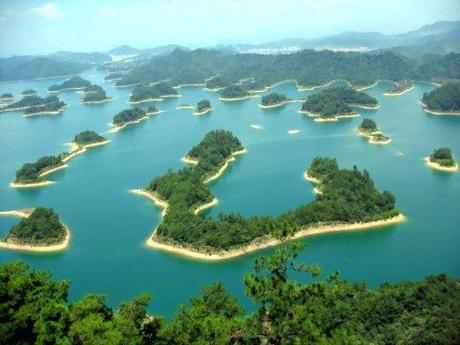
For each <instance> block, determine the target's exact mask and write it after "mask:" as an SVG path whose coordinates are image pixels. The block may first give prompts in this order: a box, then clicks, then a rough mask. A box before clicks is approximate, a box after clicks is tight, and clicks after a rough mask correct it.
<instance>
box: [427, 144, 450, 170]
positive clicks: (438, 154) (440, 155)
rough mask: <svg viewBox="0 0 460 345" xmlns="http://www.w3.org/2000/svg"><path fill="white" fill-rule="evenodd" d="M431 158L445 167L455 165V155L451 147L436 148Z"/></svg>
mask: <svg viewBox="0 0 460 345" xmlns="http://www.w3.org/2000/svg"><path fill="white" fill-rule="evenodd" d="M430 160H431V161H432V162H435V163H438V164H440V165H442V166H445V167H453V166H455V159H454V156H453V155H452V151H451V149H450V148H448V147H441V148H439V149H435V150H434V152H433V153H432V154H431V156H430Z"/></svg>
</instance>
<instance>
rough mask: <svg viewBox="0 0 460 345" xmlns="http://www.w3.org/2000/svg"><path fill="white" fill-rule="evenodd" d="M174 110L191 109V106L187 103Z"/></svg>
mask: <svg viewBox="0 0 460 345" xmlns="http://www.w3.org/2000/svg"><path fill="white" fill-rule="evenodd" d="M176 109H193V105H191V104H188V103H181V104H179V105H178V106H177V107H176Z"/></svg>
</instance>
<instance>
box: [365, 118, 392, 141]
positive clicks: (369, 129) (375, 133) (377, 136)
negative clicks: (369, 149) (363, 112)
mask: <svg viewBox="0 0 460 345" xmlns="http://www.w3.org/2000/svg"><path fill="white" fill-rule="evenodd" d="M358 133H359V135H362V136H364V137H366V138H368V139H369V143H371V144H377V145H386V144H389V143H390V142H391V140H390V138H389V137H387V136H385V135H383V134H382V132H381V131H380V129H379V128H378V127H377V125H376V123H375V121H374V120H372V119H369V118H364V119H363V121H362V122H361V124H360V125H359V127H358Z"/></svg>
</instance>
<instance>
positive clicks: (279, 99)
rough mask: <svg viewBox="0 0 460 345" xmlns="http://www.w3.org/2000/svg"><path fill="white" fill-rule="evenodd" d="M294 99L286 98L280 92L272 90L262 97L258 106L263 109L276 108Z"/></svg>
mask: <svg viewBox="0 0 460 345" xmlns="http://www.w3.org/2000/svg"><path fill="white" fill-rule="evenodd" d="M293 101H294V100H292V99H290V98H288V97H287V96H286V95H283V94H281V93H277V92H272V93H270V94H268V95H265V96H263V97H262V100H261V102H260V104H259V107H261V108H263V109H270V108H277V107H280V106H282V105H283V104H286V103H290V102H293Z"/></svg>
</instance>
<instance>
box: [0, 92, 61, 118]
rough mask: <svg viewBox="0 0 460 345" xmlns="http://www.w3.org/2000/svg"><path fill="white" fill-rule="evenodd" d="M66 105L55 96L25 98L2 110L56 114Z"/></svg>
mask: <svg viewBox="0 0 460 345" xmlns="http://www.w3.org/2000/svg"><path fill="white" fill-rule="evenodd" d="M65 106H66V104H65V103H64V102H63V101H61V100H60V99H59V98H58V97H56V96H48V97H44V98H42V97H39V96H35V95H33V96H27V97H24V98H22V99H21V100H19V101H17V102H14V103H11V104H9V105H8V106H6V107H4V108H2V110H15V109H18V110H23V111H24V114H35V113H46V112H56V111H60V110H62V109H63V108H64V107H65Z"/></svg>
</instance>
